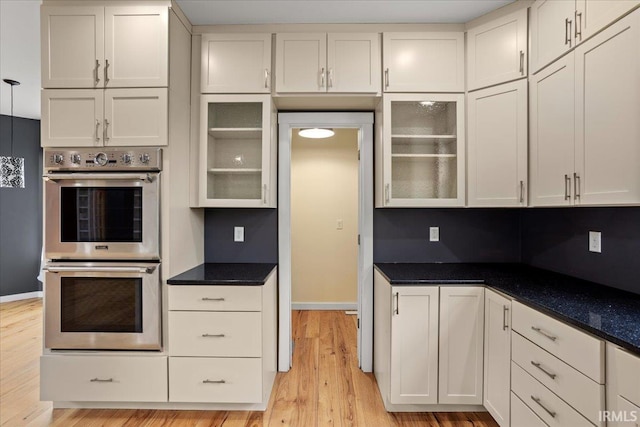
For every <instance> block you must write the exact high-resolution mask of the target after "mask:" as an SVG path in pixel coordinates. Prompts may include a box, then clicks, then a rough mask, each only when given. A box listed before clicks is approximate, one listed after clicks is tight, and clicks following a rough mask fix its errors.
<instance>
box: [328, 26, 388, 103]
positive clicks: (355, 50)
mask: <svg viewBox="0 0 640 427" xmlns="http://www.w3.org/2000/svg"><path fill="white" fill-rule="evenodd" d="M380 66H381V64H380V35H379V34H378V33H329V34H328V35H327V69H328V71H327V73H328V74H327V91H328V92H364V93H378V92H380Z"/></svg>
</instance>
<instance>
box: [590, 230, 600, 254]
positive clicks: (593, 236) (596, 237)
mask: <svg viewBox="0 0 640 427" xmlns="http://www.w3.org/2000/svg"><path fill="white" fill-rule="evenodd" d="M589 252H596V253H602V233H601V232H599V231H590V232H589Z"/></svg>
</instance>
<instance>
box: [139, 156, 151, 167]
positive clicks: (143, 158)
mask: <svg viewBox="0 0 640 427" xmlns="http://www.w3.org/2000/svg"><path fill="white" fill-rule="evenodd" d="M150 160H151V156H149V155H148V154H147V153H144V154H141V155H140V161H141V162H142V163H144V164H145V165H146V164H147V163H149V161H150Z"/></svg>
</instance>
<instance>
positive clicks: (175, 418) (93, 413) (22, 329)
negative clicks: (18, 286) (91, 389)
mask: <svg viewBox="0 0 640 427" xmlns="http://www.w3.org/2000/svg"><path fill="white" fill-rule="evenodd" d="M293 328H294V329H293V334H294V339H295V350H294V360H293V368H292V369H291V371H289V372H288V373H279V374H278V376H277V377H276V383H275V385H274V389H273V392H272V394H271V400H270V402H269V406H268V408H267V410H266V411H265V412H249V411H238V412H226V411H160V410H104V409H55V410H53V409H52V407H51V402H40V401H39V357H40V353H41V351H42V302H41V300H40V299H31V300H24V301H15V302H8V303H2V304H0V425H1V426H2V427H5V426H6V427H14V426H46V425H53V426H64V427H92V426H113V427H120V426H123V427H136V426H145V427H147V426H171V427H182V426H197V427H200V426H203V427H204V426H209V427H213V426H215V427H240V426H245V427H268V426H271V427H273V426H293V427H325V426H326V427H332V426H336V427H341V426H344V427H346V426H366V427H386V426H389V427H404V426H407V427H408V426H411V427H418V426H429V427H497V424H496V423H495V422H494V421H493V419H492V418H491V417H490V416H489V415H488V414H487V413H439V412H438V413H419V414H418V413H387V412H386V411H385V410H384V407H383V405H382V400H381V398H380V393H379V392H378V386H377V384H376V380H375V378H374V376H373V374H365V373H363V372H362V371H360V369H359V368H358V361H357V352H356V325H355V316H347V315H345V314H344V312H340V311H294V312H293Z"/></svg>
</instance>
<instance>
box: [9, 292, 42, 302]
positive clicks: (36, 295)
mask: <svg viewBox="0 0 640 427" xmlns="http://www.w3.org/2000/svg"><path fill="white" fill-rule="evenodd" d="M29 298H42V291H35V292H25V293H23V294H14V295H5V296H3V297H0V303H2V302H11V301H19V300H22V299H29Z"/></svg>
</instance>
